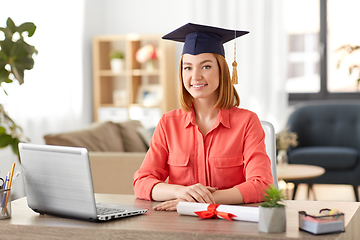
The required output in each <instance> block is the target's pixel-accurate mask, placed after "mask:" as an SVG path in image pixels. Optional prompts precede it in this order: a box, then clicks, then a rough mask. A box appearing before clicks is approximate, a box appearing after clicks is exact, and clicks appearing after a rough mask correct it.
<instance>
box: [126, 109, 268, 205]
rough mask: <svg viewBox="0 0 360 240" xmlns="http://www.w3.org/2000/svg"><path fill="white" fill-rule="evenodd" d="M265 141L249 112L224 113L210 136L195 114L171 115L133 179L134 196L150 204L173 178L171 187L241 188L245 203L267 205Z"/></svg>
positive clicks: (160, 126)
mask: <svg viewBox="0 0 360 240" xmlns="http://www.w3.org/2000/svg"><path fill="white" fill-rule="evenodd" d="M264 139H265V133H264V131H263V128H262V126H261V123H260V121H259V119H258V117H257V115H256V114H255V113H253V112H251V111H248V110H245V109H241V108H237V107H233V108H231V109H226V110H220V111H219V114H218V116H217V119H216V123H215V125H214V126H213V128H212V129H210V131H209V132H208V133H207V134H206V135H205V136H203V135H202V133H201V131H200V129H199V127H198V125H197V124H196V122H195V114H194V111H191V112H185V111H183V110H181V109H179V110H174V111H171V112H168V113H166V114H164V115H163V116H162V118H161V120H160V122H159V124H158V126H157V127H156V129H155V132H154V135H153V138H152V140H151V143H150V148H149V150H148V152H147V154H146V156H145V159H144V161H143V163H142V165H141V167H140V169H139V170H137V171H136V173H135V175H134V179H135V180H134V183H133V186H134V191H135V195H136V196H137V197H139V198H142V199H147V200H151V191H152V188H153V187H154V186H155V185H156V184H157V183H160V182H165V181H166V180H167V179H168V180H167V182H168V183H169V184H178V185H184V186H189V185H193V184H196V183H201V184H203V185H204V186H211V187H217V188H218V189H219V190H221V189H229V188H232V187H236V188H238V189H239V191H240V192H241V194H242V196H243V199H244V202H245V203H250V202H259V201H262V200H263V194H264V190H265V189H266V188H267V185H269V184H272V183H273V178H272V173H271V163H270V159H269V157H268V155H267V154H266V148H265V143H264Z"/></svg>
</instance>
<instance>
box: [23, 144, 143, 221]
mask: <svg viewBox="0 0 360 240" xmlns="http://www.w3.org/2000/svg"><path fill="white" fill-rule="evenodd" d="M19 152H20V159H21V165H22V168H23V174H24V180H25V191H26V196H27V202H28V206H29V207H30V208H31V209H32V210H34V211H35V212H38V213H40V214H51V215H58V216H62V217H70V218H79V219H84V220H89V221H105V220H110V219H113V218H121V217H128V216H134V215H138V214H143V213H146V212H147V210H148V209H138V208H134V207H131V206H124V205H115V204H104V203H95V196H94V190H93V185H92V178H91V170H90V163H89V156H88V151H87V149H86V148H78V147H62V146H50V145H36V144H29V143H19Z"/></svg>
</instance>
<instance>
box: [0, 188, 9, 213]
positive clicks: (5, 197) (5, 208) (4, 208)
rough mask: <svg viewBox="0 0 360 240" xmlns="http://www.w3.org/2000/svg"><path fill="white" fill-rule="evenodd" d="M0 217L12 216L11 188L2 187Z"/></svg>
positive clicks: (0, 192)
mask: <svg viewBox="0 0 360 240" xmlns="http://www.w3.org/2000/svg"><path fill="white" fill-rule="evenodd" d="M0 200H1V204H0V219H6V218H10V217H11V188H8V189H0Z"/></svg>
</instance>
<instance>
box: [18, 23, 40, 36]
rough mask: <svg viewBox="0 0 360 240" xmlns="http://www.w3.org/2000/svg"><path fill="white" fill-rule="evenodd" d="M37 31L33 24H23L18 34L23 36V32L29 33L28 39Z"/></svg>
mask: <svg viewBox="0 0 360 240" xmlns="http://www.w3.org/2000/svg"><path fill="white" fill-rule="evenodd" d="M35 30H36V26H35V24H34V23H32V22H26V23H23V24H21V25H20V26H19V27H18V32H19V33H20V34H22V33H23V32H28V33H29V34H28V37H31V36H32V35H34V33H35Z"/></svg>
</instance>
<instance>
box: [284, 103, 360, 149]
mask: <svg viewBox="0 0 360 240" xmlns="http://www.w3.org/2000/svg"><path fill="white" fill-rule="evenodd" d="M287 125H288V126H289V127H290V131H292V132H296V133H297V135H298V142H299V144H298V146H296V147H295V148H294V149H296V148H301V147H318V146H336V147H351V148H355V149H358V150H360V105H359V104H317V105H315V104H314V105H306V106H302V107H299V108H298V109H296V110H295V111H294V112H293V113H292V114H291V115H290V117H289V120H288V123H287Z"/></svg>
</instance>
